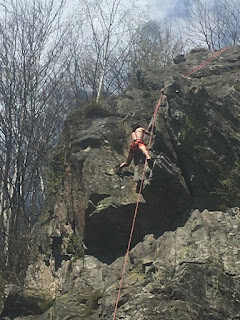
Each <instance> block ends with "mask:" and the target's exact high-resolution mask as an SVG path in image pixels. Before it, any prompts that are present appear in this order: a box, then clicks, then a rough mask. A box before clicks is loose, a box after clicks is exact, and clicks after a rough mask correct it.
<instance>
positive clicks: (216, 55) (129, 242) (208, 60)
mask: <svg viewBox="0 0 240 320" xmlns="http://www.w3.org/2000/svg"><path fill="white" fill-rule="evenodd" d="M228 48H229V46H227V47H224V48H223V49H221V50H219V51H218V52H217V53H216V54H214V55H212V56H211V57H210V58H209V59H207V60H206V61H204V62H202V63H201V64H199V65H198V66H197V67H195V68H193V69H192V70H190V71H189V72H188V73H187V74H185V77H189V76H190V75H191V74H193V73H195V72H196V71H198V70H200V69H202V68H203V67H205V66H206V65H207V64H209V63H210V62H211V61H212V60H214V59H216V58H217V57H219V56H220V55H221V54H222V53H223V52H225V51H226V50H227V49H228ZM162 99H163V93H161V94H160V97H159V100H158V102H157V104H156V107H155V110H154V113H153V120H152V128H151V133H150V138H149V142H148V146H147V149H148V150H149V148H150V145H151V142H152V138H153V131H154V127H155V123H156V119H157V114H158V111H159V108H160V106H161V103H162ZM146 168H147V159H146V160H145V163H144V168H143V173H142V178H141V183H140V187H139V192H138V197H137V202H136V207H135V211H134V215H133V222H132V228H131V231H130V235H129V241H128V246H127V251H126V254H125V259H124V263H123V269H122V276H121V280H120V283H119V289H118V294H117V300H116V303H115V308H114V313H113V320H116V315H117V309H118V304H119V300H120V296H121V290H122V286H123V281H124V276H125V271H126V266H127V261H128V256H129V251H130V247H131V243H132V237H133V232H134V228H135V223H136V217H137V213H138V207H139V203H140V198H141V193H142V189H143V182H144V177H145V172H146Z"/></svg>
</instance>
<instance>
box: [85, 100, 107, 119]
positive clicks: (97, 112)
mask: <svg viewBox="0 0 240 320" xmlns="http://www.w3.org/2000/svg"><path fill="white" fill-rule="evenodd" d="M83 115H84V116H85V118H94V117H102V118H106V117H109V116H110V115H111V113H110V112H109V111H108V110H106V109H104V108H103V107H101V106H100V105H99V104H98V103H96V102H95V101H92V102H90V103H89V104H87V105H86V106H85V108H84V109H83Z"/></svg>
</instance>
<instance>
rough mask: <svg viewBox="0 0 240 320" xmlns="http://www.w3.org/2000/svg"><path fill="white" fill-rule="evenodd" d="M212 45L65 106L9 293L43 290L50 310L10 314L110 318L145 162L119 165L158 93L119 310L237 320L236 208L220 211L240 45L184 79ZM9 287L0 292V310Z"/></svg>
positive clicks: (232, 197) (239, 90)
mask: <svg viewBox="0 0 240 320" xmlns="http://www.w3.org/2000/svg"><path fill="white" fill-rule="evenodd" d="M211 54H212V53H211V52H208V51H195V52H192V53H190V54H188V55H186V56H184V57H179V58H178V59H176V60H175V63H176V64H175V65H171V66H167V67H165V68H162V69H160V70H142V71H141V72H140V73H139V74H138V78H137V79H136V86H135V87H134V88H129V89H128V90H127V91H126V92H125V93H124V94H122V95H121V96H119V97H116V98H111V99H108V100H106V101H105V102H103V103H102V105H101V106H96V105H93V104H92V105H89V106H87V107H86V108H85V109H84V110H76V111H74V112H73V113H72V114H71V115H69V117H68V119H67V120H66V124H65V129H64V132H63V134H62V138H61V142H60V144H59V147H58V148H57V149H56V151H55V154H54V156H53V160H52V163H51V168H50V174H49V178H50V179H49V180H50V182H49V201H48V203H49V208H48V209H47V210H46V212H45V213H44V214H43V215H42V217H41V219H40V221H39V222H38V224H37V225H36V228H35V230H34V232H33V235H32V254H31V263H30V265H29V267H28V270H27V275H26V279H25V284H24V289H21V290H20V291H18V290H15V291H13V292H15V293H16V292H19V293H18V294H17V296H16V295H15V298H16V301H26V300H24V299H25V298H24V297H25V296H26V292H29V291H25V290H30V292H31V294H32V293H33V292H40V293H42V294H41V299H39V300H43V301H45V302H46V303H47V305H48V307H49V306H50V305H52V307H51V308H50V309H49V310H48V311H47V312H45V313H44V311H45V310H43V309H41V311H36V310H39V309H37V307H35V305H34V308H32V309H31V308H29V309H28V310H29V311H28V312H27V313H26V312H25V313H24V312H20V313H16V312H14V313H12V314H11V315H10V316H11V317H12V318H15V319H17V317H19V316H21V315H23V316H25V319H34V320H35V319H41V320H45V319H59V320H60V319H69V320H71V319H89V320H91V319H92V320H93V319H94V320H97V319H110V318H111V314H112V312H113V307H114V299H115V298H116V291H117V287H118V282H119V277H120V275H121V269H122V264H123V258H122V256H123V255H124V253H125V251H126V247H127V243H128V237H129V232H130V228H131V223H132V218H133V213H134V209H135V205H136V199H137V197H138V194H137V193H138V189H139V181H140V179H141V175H142V166H143V165H142V161H143V159H141V157H140V158H138V159H136V163H135V164H136V166H134V165H131V166H130V167H129V168H126V169H124V170H123V173H122V174H121V175H118V174H116V170H115V168H116V166H117V165H119V164H120V163H121V162H122V161H123V160H124V159H125V158H126V156H127V152H128V144H127V140H128V136H129V134H130V132H131V126H132V125H133V124H135V123H137V122H140V123H141V124H142V125H143V126H145V127H147V126H148V125H149V124H150V123H151V119H152V114H153V110H154V105H155V104H156V102H157V100H158V98H159V95H160V93H161V92H162V93H163V102H162V105H161V108H160V111H159V113H158V116H157V120H156V126H155V129H154V137H153V141H152V145H151V151H150V152H151V155H152V158H153V161H152V163H151V164H150V165H149V167H148V169H147V172H146V174H145V177H144V187H143V190H142V193H141V197H140V205H139V212H138V217H137V221H136V227H135V231H134V237H133V242H132V250H131V253H130V259H129V264H128V270H127V275H126V279H125V285H124V290H123V295H122V296H121V300H120V305H119V307H120V308H119V314H118V318H119V319H125V320H127V319H139V320H141V319H142V320H144V319H148V320H155V319H160V318H161V319H238V317H239V311H238V309H239V296H238V291H239V260H240V255H239V247H238V243H237V240H238V235H237V230H238V229H239V210H238V209H234V210H228V209H227V208H228V207H234V206H239V205H240V203H239V202H240V201H239V194H240V178H239V176H240V161H239V149H240V134H239V126H240V120H239V119H240V118H239V115H240V103H239V101H240V100H239V98H240V82H239V80H238V79H239V78H240V77H239V73H240V71H239V70H240V69H239V65H240V47H239V46H236V47H231V48H229V49H228V50H227V51H226V52H225V53H223V55H222V56H221V57H220V58H218V59H216V60H215V61H214V62H211V64H209V65H208V66H207V67H205V68H204V69H201V70H199V71H197V72H196V73H195V74H194V75H192V76H191V78H187V77H185V76H184V74H186V73H187V72H188V71H189V70H190V69H191V68H193V67H194V66H196V65H197V64H199V63H201V62H202V61H203V60H205V59H207V58H209V56H210V55H211ZM194 209H198V210H199V211H198V210H195V211H193V210H194ZM204 209H208V210H209V211H208V210H205V211H204ZM192 211H193V213H192V214H190V213H191V212H192ZM200 211H203V212H202V213H200ZM15 293H13V294H12V296H14V294H15ZM46 293H48V294H47V295H46ZM36 295H37V294H35V295H34V294H33V300H34V299H35V298H34V297H35V296H36ZM12 296H11V294H10V293H9V295H7V294H5V295H3V297H2V299H1V297H0V303H1V301H3V302H2V305H3V309H4V305H5V309H4V311H3V313H2V314H3V315H4V316H9V312H8V308H7V307H6V306H7V305H8V303H9V301H10V302H11V301H12V300H11V299H12V298H11V297H12ZM53 299H55V302H53ZM34 301H35V300H34ZM49 301H50V302H51V303H50V304H48V303H49ZM24 303H26V302H22V304H24ZM44 305H45V303H44ZM0 306H1V304H0ZM15 309H16V310H17V309H18V310H19V309H20V310H25V309H26V308H25V309H24V308H22V309H21V308H20V307H19V305H18V308H15ZM34 310H35V311H34ZM26 316H28V317H26Z"/></svg>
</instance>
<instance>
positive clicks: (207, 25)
mask: <svg viewBox="0 0 240 320" xmlns="http://www.w3.org/2000/svg"><path fill="white" fill-rule="evenodd" d="M239 27H240V8H239V1H237V0H213V1H210V2H209V1H208V2H206V1H204V0H194V1H193V6H192V8H191V10H190V13H189V17H188V18H187V20H186V27H185V33H186V34H187V36H188V38H189V41H190V42H191V43H193V44H194V45H200V46H201V45H207V47H208V48H209V49H212V50H217V49H220V48H221V47H223V46H224V45H232V44H236V43H237V42H238V41H239V39H240V31H239V30H240V29H239Z"/></svg>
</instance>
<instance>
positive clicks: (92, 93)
mask: <svg viewBox="0 0 240 320" xmlns="http://www.w3.org/2000/svg"><path fill="white" fill-rule="evenodd" d="M135 2H136V1H135V0H130V1H128V3H126V2H125V1H123V0H87V1H84V2H83V3H82V7H81V8H80V13H81V17H83V16H84V17H85V19H82V20H81V23H79V24H78V27H79V29H78V30H79V31H78V32H79V36H78V37H77V39H78V41H76V38H75V40H74V41H73V43H74V44H75V45H74V46H72V45H71V47H72V48H73V47H74V48H75V49H76V51H75V52H76V53H75V55H74V59H73V60H72V64H71V68H70V76H71V82H72V84H75V85H76V84H77V86H76V87H75V88H77V87H78V92H80V93H84V94H85V96H87V97H88V98H89V99H94V100H96V101H99V99H100V97H101V95H102V94H103V93H104V95H105V96H106V95H107V96H108V95H111V94H113V93H116V92H118V91H119V90H121V88H122V87H124V82H125V80H126V73H125V67H126V62H127V57H128V54H129V50H130V48H131V45H132V40H133V38H134V36H135V33H136V30H137V29H138V27H139V24H140V21H141V19H140V18H139V12H140V11H139V9H138V8H137V6H136V5H135ZM75 32H76V28H75ZM73 37H74V32H73ZM72 54H74V53H73V51H72Z"/></svg>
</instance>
